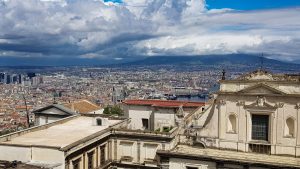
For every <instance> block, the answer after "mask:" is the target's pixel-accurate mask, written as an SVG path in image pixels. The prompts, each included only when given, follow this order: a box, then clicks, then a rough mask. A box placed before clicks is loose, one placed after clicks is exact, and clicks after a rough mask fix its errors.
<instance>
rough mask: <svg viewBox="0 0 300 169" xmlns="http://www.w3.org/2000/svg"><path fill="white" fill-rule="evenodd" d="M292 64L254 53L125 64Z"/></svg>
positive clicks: (162, 58) (153, 59)
mask: <svg viewBox="0 0 300 169" xmlns="http://www.w3.org/2000/svg"><path fill="white" fill-rule="evenodd" d="M261 64H263V65H270V64H272V65H293V64H292V63H287V62H282V61H278V60H274V59H268V58H261V57H259V56H255V55H247V54H230V55H202V56H155V57H154V56H153V57H147V58H145V59H142V60H138V61H134V62H129V63H126V64H125V65H261Z"/></svg>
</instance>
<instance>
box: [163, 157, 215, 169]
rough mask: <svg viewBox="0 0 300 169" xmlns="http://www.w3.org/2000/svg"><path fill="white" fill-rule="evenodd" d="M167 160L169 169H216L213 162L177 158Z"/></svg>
mask: <svg viewBox="0 0 300 169" xmlns="http://www.w3.org/2000/svg"><path fill="white" fill-rule="evenodd" d="M169 160H170V162H169V168H170V169H186V167H187V166H191V167H198V169H216V163H214V162H207V161H199V160H187V159H178V158H170V159H169Z"/></svg>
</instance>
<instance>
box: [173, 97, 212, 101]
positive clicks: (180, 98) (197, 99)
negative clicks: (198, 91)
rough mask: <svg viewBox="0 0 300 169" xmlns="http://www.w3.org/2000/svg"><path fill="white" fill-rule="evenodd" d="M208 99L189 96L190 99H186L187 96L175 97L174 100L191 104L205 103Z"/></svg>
mask: <svg viewBox="0 0 300 169" xmlns="http://www.w3.org/2000/svg"><path fill="white" fill-rule="evenodd" d="M207 99H208V98H203V97H199V96H191V97H187V96H177V99H176V100H180V101H193V102H205V101H207Z"/></svg>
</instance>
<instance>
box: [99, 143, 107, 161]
mask: <svg viewBox="0 0 300 169" xmlns="http://www.w3.org/2000/svg"><path fill="white" fill-rule="evenodd" d="M105 161H106V159H105V145H103V146H101V147H100V166H102V165H104V164H105Z"/></svg>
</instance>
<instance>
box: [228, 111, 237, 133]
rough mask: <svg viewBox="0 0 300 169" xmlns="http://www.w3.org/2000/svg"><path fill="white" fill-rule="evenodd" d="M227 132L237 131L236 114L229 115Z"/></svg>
mask: <svg viewBox="0 0 300 169" xmlns="http://www.w3.org/2000/svg"><path fill="white" fill-rule="evenodd" d="M227 132H229V133H236V116H235V115H234V114H231V115H229V116H228V122H227Z"/></svg>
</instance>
